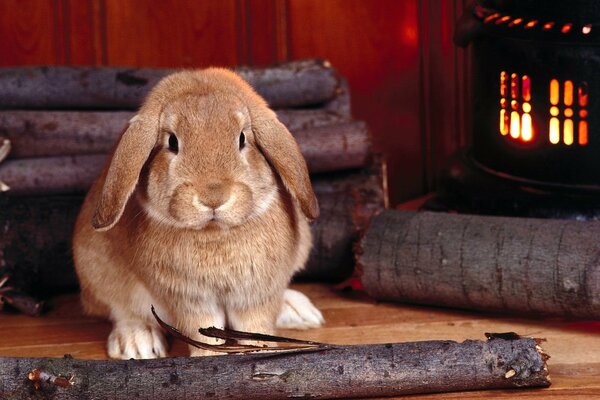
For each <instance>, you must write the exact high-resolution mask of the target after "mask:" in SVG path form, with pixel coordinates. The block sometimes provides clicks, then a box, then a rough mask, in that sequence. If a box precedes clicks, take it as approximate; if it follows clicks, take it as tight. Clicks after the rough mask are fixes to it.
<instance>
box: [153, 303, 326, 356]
mask: <svg viewBox="0 0 600 400" xmlns="http://www.w3.org/2000/svg"><path fill="white" fill-rule="evenodd" d="M151 311H152V315H154V318H156V321H158V324H159V325H160V326H161V327H162V328H163V329H164V330H165V331H167V332H168V333H170V334H171V335H172V336H173V337H174V338H175V339H178V340H181V341H182V342H184V343H187V344H189V345H191V346H194V347H197V348H199V349H202V350H210V351H214V352H218V353H233V354H236V353H252V352H259V351H269V352H272V351H278V352H282V351H297V350H328V349H330V348H331V345H328V344H325V343H318V342H310V341H305V340H298V339H291V338H284V337H280V336H272V335H265V334H261V333H251V332H240V331H235V330H232V329H219V328H216V327H210V328H201V329H199V332H200V333H201V334H203V335H204V336H207V337H212V338H216V339H223V340H225V343H223V344H208V343H204V342H200V341H197V340H194V339H192V338H189V337H187V336H186V335H184V334H183V333H181V331H180V330H179V329H177V328H175V327H173V326H171V325H169V324H167V323H166V322H164V321H163V320H162V319H160V317H159V316H158V314H157V313H156V310H155V309H154V306H152V307H151ZM238 340H253V341H261V342H272V343H280V344H279V345H276V346H267V345H264V346H256V345H251V344H240V343H239V342H238Z"/></svg>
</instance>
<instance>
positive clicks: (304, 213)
mask: <svg viewBox="0 0 600 400" xmlns="http://www.w3.org/2000/svg"><path fill="white" fill-rule="evenodd" d="M318 213H319V210H318V204H317V200H316V198H315V195H314V193H313V190H312V186H311V183H310V180H309V177H308V170H307V167H306V163H305V161H304V159H303V157H302V155H301V153H300V151H299V148H298V145H297V144H296V142H295V141H294V139H293V137H292V135H291V134H290V133H289V132H288V130H287V129H286V128H285V127H284V126H283V124H281V123H280V122H279V121H278V120H277V117H276V115H275V113H274V112H273V111H271V110H270V109H269V108H268V107H267V104H266V103H265V101H264V100H263V99H262V98H261V97H260V96H258V95H257V94H256V93H255V92H254V91H253V90H252V88H251V87H250V86H249V85H248V84H247V83H246V82H245V81H244V80H243V79H242V78H240V77H239V76H238V75H236V74H235V73H233V72H231V71H228V70H224V69H218V68H210V69H206V70H201V71H183V72H179V73H176V74H173V75H171V76H168V77H166V78H164V79H163V80H162V81H160V82H159V83H158V84H157V85H156V87H155V88H154V89H153V90H152V91H151V93H150V94H149V95H148V97H147V99H146V101H145V102H144V104H143V106H142V107H141V109H140V111H139V113H138V114H137V115H136V116H135V117H134V118H132V119H131V121H130V122H129V126H128V127H127V129H126V130H125V132H124V133H123V135H122V136H121V139H120V141H119V143H118V144H117V146H116V147H115V149H114V151H113V154H112V156H111V157H110V161H109V163H108V164H107V165H106V166H105V168H104V169H103V171H102V173H101V175H100V177H99V179H97V180H96V182H95V183H94V184H93V186H92V188H91V190H90V192H89V193H88V195H87V197H86V199H85V202H84V204H83V207H82V209H81V212H80V214H79V217H78V219H77V223H76V226H75V233H74V239H73V253H74V258H75V266H76V269H77V274H78V276H79V280H80V283H81V295H82V302H83V306H84V309H85V311H86V312H88V313H89V314H92V315H98V316H102V317H107V318H110V320H112V322H113V330H112V332H111V334H110V336H109V339H108V354H109V355H110V356H111V357H113V358H125V359H128V358H154V357H162V356H165V355H166V354H167V349H166V345H165V340H164V335H163V332H162V331H161V330H160V329H159V327H158V326H157V324H156V322H155V321H154V319H153V317H152V315H151V313H150V306H151V305H152V304H153V305H154V306H155V307H156V309H157V311H158V313H159V315H161V316H163V317H164V318H165V319H166V320H167V321H168V322H169V323H171V324H173V325H175V326H177V327H178V328H179V329H180V330H181V331H183V332H184V333H185V334H187V335H188V336H190V337H193V338H194V339H197V340H201V341H204V342H209V343H214V342H215V341H211V340H210V339H208V338H206V337H203V336H201V335H200V334H199V333H198V328H200V327H209V326H217V327H224V326H228V327H231V328H233V329H237V330H242V331H251V332H263V333H272V332H274V329H275V326H276V321H278V325H279V326H282V327H292V328H300V329H303V328H308V327H315V326H319V325H321V323H322V322H323V318H322V316H321V314H320V312H319V311H318V310H317V309H316V308H315V307H314V306H313V305H312V303H311V302H310V300H308V298H307V297H306V296H304V295H303V294H301V293H300V292H297V291H293V290H290V289H287V286H288V284H289V281H290V279H291V277H292V275H293V274H294V273H295V272H296V271H298V270H300V269H301V268H303V266H304V264H305V262H306V259H307V257H308V253H309V251H310V248H311V233H310V229H309V225H308V220H309V219H314V218H316V217H317V216H318ZM191 353H192V355H202V354H206V352H203V351H199V350H198V349H195V348H192V349H191Z"/></svg>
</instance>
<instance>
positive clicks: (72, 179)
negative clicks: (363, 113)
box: [0, 122, 371, 195]
mask: <svg viewBox="0 0 600 400" xmlns="http://www.w3.org/2000/svg"><path fill="white" fill-rule="evenodd" d="M295 137H296V140H297V142H298V144H299V145H300V150H301V151H302V154H303V155H304V157H305V159H306V162H307V164H308V168H309V171H310V172H311V173H315V172H326V171H332V170H343V169H352V168H361V167H363V166H365V165H367V163H368V161H369V156H370V148H371V145H370V139H369V134H368V130H367V127H366V125H365V124H364V123H363V122H348V123H341V124H336V125H327V126H321V127H318V128H313V129H307V130H302V131H297V132H296V133H295ZM105 161H106V156H105V155H76V156H62V157H47V158H24V159H15V160H7V161H5V162H4V163H2V164H0V180H1V181H3V182H5V183H6V184H7V185H8V186H9V187H10V193H11V195H17V194H48V193H74V192H83V191H85V190H87V189H88V188H89V187H90V186H91V183H92V182H93V180H94V179H95V178H96V176H98V174H99V173H100V170H101V169H102V166H103V165H104V162H105Z"/></svg>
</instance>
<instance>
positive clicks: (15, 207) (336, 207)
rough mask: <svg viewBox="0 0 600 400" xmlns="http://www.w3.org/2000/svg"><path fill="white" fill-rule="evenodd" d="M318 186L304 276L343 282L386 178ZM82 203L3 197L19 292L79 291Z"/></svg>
mask: <svg viewBox="0 0 600 400" xmlns="http://www.w3.org/2000/svg"><path fill="white" fill-rule="evenodd" d="M314 185H315V192H316V193H317V198H318V200H319V203H320V205H321V217H320V218H319V219H317V220H316V221H315V222H314V223H313V224H312V226H311V229H312V232H313V237H314V243H315V245H314V247H313V251H312V252H311V255H310V258H309V260H308V263H307V265H306V269H305V270H304V271H302V272H300V273H299V275H298V276H299V277H300V278H302V279H321V280H325V279H326V280H329V281H338V280H341V279H343V278H345V277H347V276H348V275H349V274H350V273H351V272H352V268H353V265H354V261H353V259H352V244H353V243H354V241H355V240H356V239H357V238H358V236H359V232H360V231H361V230H362V229H364V228H365V227H366V223H367V220H368V218H370V216H371V215H372V214H373V213H375V212H377V211H379V210H380V209H381V208H382V206H383V203H384V196H385V194H384V193H383V192H382V189H381V176H379V175H377V173H374V174H368V173H359V174H344V175H341V174H336V175H335V176H334V177H325V176H320V177H318V178H317V179H316V180H315V184H314ZM82 202H83V195H73V196H64V195H62V196H59V195H54V196H47V195H46V196H3V197H0V228H1V229H2V235H0V264H5V265H6V266H7V267H9V268H10V270H9V272H10V275H11V285H12V286H13V287H17V288H19V289H22V290H25V291H26V292H28V293H34V294H36V295H45V294H47V293H49V292H57V291H63V290H67V289H73V288H75V287H76V286H77V278H76V277H75V273H74V270H73V265H72V261H71V251H70V247H71V235H72V230H73V225H74V224H75V219H76V217H77V213H78V211H79V208H80V206H81V203H82Z"/></svg>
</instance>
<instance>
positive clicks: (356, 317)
mask: <svg viewBox="0 0 600 400" xmlns="http://www.w3.org/2000/svg"><path fill="white" fill-rule="evenodd" d="M294 286H295V288H297V289H299V290H302V291H303V292H305V293H306V294H308V295H309V296H310V297H311V298H312V299H313V301H314V302H315V304H316V305H317V306H318V307H319V308H320V309H321V310H322V311H323V314H324V315H325V318H326V320H327V324H326V326H325V327H323V328H321V329H315V330H310V331H305V332H301V331H281V332H280V334H281V335H284V336H290V337H297V338H302V339H309V340H317V341H321V342H328V343H338V344H366V343H388V342H405V341H416V340H431V339H452V340H456V341H462V340H465V339H484V332H507V331H515V332H517V333H519V334H521V335H527V336H535V337H541V338H546V339H547V342H546V343H545V344H544V345H543V347H544V350H545V351H546V352H547V353H548V354H550V356H551V357H552V358H551V359H550V360H549V370H550V377H551V379H552V382H553V384H552V387H551V388H549V389H526V390H502V391H485V392H468V393H464V392H463V393H451V394H447V393H446V394H437V395H424V396H410V397H403V399H407V398H412V399H423V400H425V399H489V398H492V397H493V398H506V399H515V398H518V399H548V398H555V397H560V398H561V399H586V400H587V399H594V398H600V322H573V321H564V320H560V319H524V318H514V317H510V316H497V315H496V316H495V315H490V314H483V313H475V312H466V311H456V310H444V309H439V308H432V307H418V306H409V305H399V304H388V303H376V302H374V301H372V300H370V299H369V298H367V297H366V296H365V295H364V294H361V293H356V292H354V293H340V292H336V291H334V290H333V289H331V288H329V287H328V286H326V285H320V284H301V285H299V284H297V285H294ZM53 306H54V308H53V310H52V311H51V312H49V313H48V314H46V315H45V316H43V317H40V318H30V317H25V316H22V315H8V314H0V355H1V356H27V357H62V356H63V355H64V354H71V355H72V356H73V357H75V358H83V359H103V358H106V354H105V349H104V346H105V340H106V338H107V336H108V333H109V331H110V325H109V324H108V323H107V322H106V321H101V320H97V319H94V318H88V317H85V316H83V315H82V313H81V310H80V307H79V304H78V299H77V296H76V295H64V296H61V297H58V298H56V299H55V300H54V304H53ZM186 350H187V349H186V347H185V346H184V345H182V344H181V343H174V345H173V348H172V351H171V353H172V355H179V356H181V355H186Z"/></svg>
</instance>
